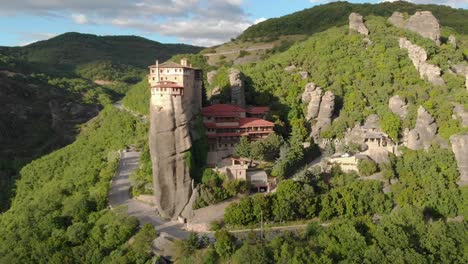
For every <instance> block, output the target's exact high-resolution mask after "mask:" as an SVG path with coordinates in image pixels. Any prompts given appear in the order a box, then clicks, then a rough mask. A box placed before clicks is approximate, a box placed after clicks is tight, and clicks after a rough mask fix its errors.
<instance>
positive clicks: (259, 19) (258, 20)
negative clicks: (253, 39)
mask: <svg viewBox="0 0 468 264" xmlns="http://www.w3.org/2000/svg"><path fill="white" fill-rule="evenodd" d="M265 20H267V19H266V18H264V17H261V18H257V19H255V21H254V22H253V23H254V24H258V23H261V22H263V21H265Z"/></svg>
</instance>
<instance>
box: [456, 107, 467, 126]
mask: <svg viewBox="0 0 468 264" xmlns="http://www.w3.org/2000/svg"><path fill="white" fill-rule="evenodd" d="M453 113H454V114H455V116H456V118H458V119H459V120H460V123H461V124H462V126H464V127H468V111H466V110H465V107H464V106H463V105H461V104H457V105H455V107H454V108H453Z"/></svg>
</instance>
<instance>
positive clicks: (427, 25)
mask: <svg viewBox="0 0 468 264" xmlns="http://www.w3.org/2000/svg"><path fill="white" fill-rule="evenodd" d="M388 22H389V23H390V24H392V25H394V26H396V27H400V28H405V29H408V30H410V31H413V32H415V33H417V34H419V35H421V36H422V37H424V38H428V39H430V40H432V41H434V42H435V43H436V44H437V45H440V25H439V21H438V20H437V18H436V17H435V16H434V15H432V13H431V12H429V11H421V12H416V13H415V14H414V15H412V16H411V17H410V18H409V19H408V20H405V19H404V16H403V14H401V13H400V12H394V13H393V14H392V16H391V17H390V18H389V19H388Z"/></svg>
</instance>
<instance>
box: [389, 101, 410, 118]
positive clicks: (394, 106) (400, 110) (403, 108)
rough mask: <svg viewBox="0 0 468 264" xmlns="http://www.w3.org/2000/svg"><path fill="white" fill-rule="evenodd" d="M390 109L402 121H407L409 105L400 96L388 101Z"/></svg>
mask: <svg viewBox="0 0 468 264" xmlns="http://www.w3.org/2000/svg"><path fill="white" fill-rule="evenodd" d="M388 107H389V108H390V110H391V111H392V112H393V113H394V114H396V115H398V116H399V117H400V118H401V119H405V118H406V115H407V114H408V105H407V104H406V102H405V101H404V100H403V99H402V98H401V97H400V96H399V95H394V96H392V97H390V100H389V101H388Z"/></svg>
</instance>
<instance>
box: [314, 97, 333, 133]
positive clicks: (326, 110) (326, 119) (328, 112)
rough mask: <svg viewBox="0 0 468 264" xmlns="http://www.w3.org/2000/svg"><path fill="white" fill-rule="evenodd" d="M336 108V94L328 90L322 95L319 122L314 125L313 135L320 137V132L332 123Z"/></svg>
mask: <svg viewBox="0 0 468 264" xmlns="http://www.w3.org/2000/svg"><path fill="white" fill-rule="evenodd" d="M334 109H335V95H334V94H333V93H332V92H330V91H327V92H325V94H324V95H323V96H322V101H321V102H320V109H319V112H318V115H317V123H315V124H314V125H313V126H312V137H313V138H314V139H318V138H319V135H320V132H321V131H323V130H325V129H326V128H328V127H329V126H330V125H331V122H332V116H333V110H334Z"/></svg>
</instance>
